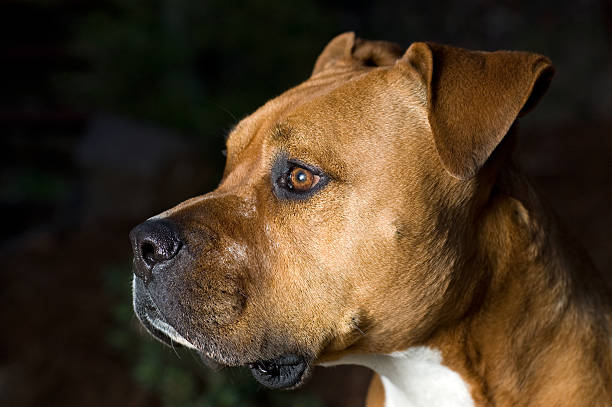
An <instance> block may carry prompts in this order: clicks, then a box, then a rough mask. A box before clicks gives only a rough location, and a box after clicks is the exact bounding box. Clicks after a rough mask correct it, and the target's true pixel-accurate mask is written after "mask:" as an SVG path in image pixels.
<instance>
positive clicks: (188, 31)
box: [57, 0, 334, 138]
mask: <svg viewBox="0 0 612 407" xmlns="http://www.w3.org/2000/svg"><path fill="white" fill-rule="evenodd" d="M325 16H326V13H325V12H324V10H322V9H321V8H320V7H318V5H317V2H315V1H313V0H299V1H295V2H278V1H273V0H264V1H255V0H250V1H241V2H227V1H222V0H207V1H188V0H172V1H170V0H158V1H146V2H145V1H119V0H113V1H109V2H106V3H105V7H104V8H100V9H94V10H93V11H92V12H91V13H89V14H88V15H86V16H85V17H84V18H82V19H80V20H79V21H78V22H77V24H76V27H75V30H76V35H75V38H76V41H75V42H74V44H73V45H72V52H73V53H74V55H76V56H78V57H79V58H81V59H82V60H85V61H87V64H88V65H89V69H87V70H85V71H84V72H81V73H77V74H75V73H70V74H66V75H64V76H60V77H58V82H57V86H58V87H59V88H60V89H61V92H62V93H63V94H64V95H65V97H66V98H67V100H66V102H67V104H69V105H75V104H77V105H83V104H84V105H86V106H91V107H94V108H96V109H110V110H113V111H115V112H117V113H121V114H125V115H129V116H136V117H140V118H144V119H148V120H151V121H154V122H157V123H162V124H164V125H167V126H171V127H175V128H178V129H183V130H185V131H186V132H187V133H193V134H198V135H200V136H204V138H209V137H210V136H213V138H214V137H216V136H217V135H218V133H219V132H220V131H222V130H224V129H227V128H228V127H230V125H231V124H233V123H234V122H235V121H237V119H239V118H241V117H242V116H244V115H246V114H247V113H250V112H251V111H252V110H254V109H255V108H256V107H257V106H258V105H260V104H261V103H262V102H263V101H265V100H266V99H268V98H270V97H273V96H274V95H276V94H278V93H280V92H281V91H282V90H284V89H286V88H287V87H289V86H292V85H295V84H296V81H298V80H299V79H306V78H307V76H308V75H309V74H310V70H311V69H312V65H313V64H314V59H315V57H316V55H317V53H318V52H319V51H320V50H321V48H322V46H323V45H324V44H325V41H326V40H328V39H329V37H330V36H331V35H332V34H333V27H334V22H333V20H332V19H331V18H326V17H325ZM279 30H280V31H282V32H283V35H282V36H279ZM305 59H307V62H306V61H305ZM245 61H247V62H246V63H245Z"/></svg>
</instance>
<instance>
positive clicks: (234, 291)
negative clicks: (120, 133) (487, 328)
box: [131, 33, 552, 388]
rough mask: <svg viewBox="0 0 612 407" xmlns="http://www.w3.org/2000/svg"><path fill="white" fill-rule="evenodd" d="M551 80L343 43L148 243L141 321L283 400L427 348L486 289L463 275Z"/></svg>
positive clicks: (509, 55) (139, 240)
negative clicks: (316, 371)
mask: <svg viewBox="0 0 612 407" xmlns="http://www.w3.org/2000/svg"><path fill="white" fill-rule="evenodd" d="M551 74H552V68H551V65H550V62H549V61H548V60H547V59H546V58H544V57H542V56H539V55H535V54H530V53H522V52H506V51H502V52H494V53H486V52H472V51H467V50H462V49H457V48H452V47H447V46H441V45H436V44H429V43H414V44H412V45H411V46H410V48H409V49H408V50H407V51H406V52H405V53H404V52H402V51H401V49H400V48H399V47H398V46H396V45H394V44H390V43H386V42H374V41H362V40H359V39H356V38H355V36H354V35H353V34H352V33H346V34H343V35H340V36H338V37H337V38H335V39H334V40H332V41H331V43H330V44H328V45H327V47H326V48H325V50H324V51H323V53H322V54H321V55H320V56H319V58H318V60H317V62H316V64H315V68H314V72H313V74H312V76H311V77H310V78H309V79H308V80H307V81H306V82H304V83H302V84H301V85H299V86H297V87H296V88H293V89H291V90H289V91H287V92H285V93H284V94H282V95H281V96H279V97H277V98H275V99H273V100H271V101H269V102H268V103H266V104H265V105H264V106H263V107H261V108H260V109H259V110H257V111H256V112H255V113H253V114H252V115H251V116H249V117H247V118H246V119H244V120H242V121H241V122H240V123H239V124H238V125H237V126H236V127H235V128H234V129H233V131H232V132H231V134H230V135H229V138H228V140H227V164H226V168H225V172H224V175H223V179H222V180H221V183H220V185H219V186H218V188H217V189H216V190H214V191H213V192H210V193H208V194H206V195H203V196H199V197H196V198H193V199H190V200H188V201H185V202H183V203H181V204H179V205H177V206H176V207H174V208H172V209H170V210H168V211H166V212H164V213H162V214H160V215H158V216H156V217H154V218H151V219H150V220H148V221H147V222H145V223H143V224H141V225H139V226H138V227H136V228H135V229H134V230H133V231H132V233H131V240H132V244H133V249H134V256H135V257H134V274H135V277H134V306H135V310H136V313H137V315H138V316H139V318H140V320H141V321H142V323H143V324H144V325H145V326H146V327H147V328H148V330H149V331H150V332H151V333H152V334H153V335H154V336H156V337H157V338H158V339H160V340H161V341H163V342H166V343H170V342H177V343H180V344H183V345H185V346H188V347H190V348H194V349H197V350H198V351H199V352H200V353H201V354H203V355H205V356H206V357H207V358H210V359H212V360H214V361H215V362H217V363H221V364H224V365H247V366H250V367H251V369H252V371H253V374H254V376H255V377H256V378H257V379H258V380H259V381H260V382H261V383H263V384H264V385H266V386H268V387H272V388H291V387H295V386H297V385H299V384H300V383H302V382H303V380H304V378H305V377H307V375H308V372H309V371H310V368H311V366H312V365H313V364H315V363H318V362H321V361H326V360H333V359H336V358H339V357H341V356H342V355H343V354H346V353H348V352H376V353H379V352H380V353H388V352H391V351H395V350H399V349H405V348H407V347H409V346H411V345H412V344H416V343H418V342H419V341H422V340H423V339H424V338H426V337H427V336H428V335H430V334H431V332H432V331H433V330H435V329H436V327H438V326H440V325H442V324H444V323H448V322H450V321H453V320H456V319H458V318H461V317H462V316H463V315H465V313H466V312H467V311H468V310H469V308H470V306H471V305H472V303H473V301H474V298H475V293H476V292H478V290H479V288H480V285H481V284H483V281H485V280H486V276H485V275H484V273H485V272H484V271H482V272H480V271H478V270H474V269H473V268H470V269H468V268H467V267H465V265H466V264H467V262H468V261H469V260H470V259H471V258H472V257H473V255H474V239H476V238H477V237H476V236H474V233H475V228H474V227H473V226H472V225H473V224H474V223H475V222H476V221H477V219H476V218H477V214H478V210H479V208H480V207H482V205H484V204H485V203H486V200H487V196H488V192H489V191H490V189H491V184H492V182H493V181H492V180H493V179H494V177H495V173H496V171H497V168H498V167H499V165H500V164H499V162H501V161H503V160H502V159H501V158H496V155H499V156H502V155H503V154H501V153H500V154H498V152H497V151H501V150H503V148H502V147H501V146H499V145H500V143H501V142H502V139H503V138H504V136H505V135H506V133H508V131H509V129H510V127H511V126H512V124H513V123H514V121H515V120H516V118H517V117H518V116H520V115H521V114H524V113H525V112H526V111H528V110H529V109H530V108H531V107H533V106H534V105H535V103H536V102H537V101H538V99H539V98H540V96H541V95H542V94H543V93H544V91H545V90H546V87H547V85H548V82H549V80H550V77H551ZM496 149H497V150H496ZM494 150H495V151H496V152H495V153H494Z"/></svg>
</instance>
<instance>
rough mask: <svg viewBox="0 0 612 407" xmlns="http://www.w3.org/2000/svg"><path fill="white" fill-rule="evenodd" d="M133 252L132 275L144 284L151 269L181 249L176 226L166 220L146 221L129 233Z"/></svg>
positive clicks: (149, 276) (150, 274)
mask: <svg viewBox="0 0 612 407" xmlns="http://www.w3.org/2000/svg"><path fill="white" fill-rule="evenodd" d="M130 240H131V243H132V251H133V252H134V274H135V275H136V276H137V277H140V278H141V279H143V280H144V281H145V282H148V281H149V280H150V279H151V278H152V276H153V268H154V267H155V266H156V265H158V264H161V263H164V262H168V261H170V260H172V259H173V258H174V257H175V256H176V255H177V253H178V252H179V251H180V250H181V248H182V247H183V242H182V241H181V239H180V238H179V235H178V232H177V228H176V225H175V224H174V223H173V222H171V221H169V220H167V219H155V220H148V221H146V222H144V223H141V224H140V225H138V226H136V227H135V228H134V229H132V231H131V232H130Z"/></svg>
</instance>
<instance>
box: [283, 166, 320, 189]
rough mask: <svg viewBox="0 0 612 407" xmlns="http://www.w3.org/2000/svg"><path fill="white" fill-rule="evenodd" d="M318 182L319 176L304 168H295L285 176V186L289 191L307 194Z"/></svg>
mask: <svg viewBox="0 0 612 407" xmlns="http://www.w3.org/2000/svg"><path fill="white" fill-rule="evenodd" d="M320 180H321V177H320V176H319V175H316V174H313V173H312V172H311V171H309V170H307V169H306V168H302V167H297V166H296V167H293V168H292V169H291V170H290V171H289V174H287V179H286V180H285V185H286V186H287V188H288V189H290V190H294V191H299V192H307V191H309V190H311V189H312V188H314V187H315V185H317V184H318V183H319V181H320Z"/></svg>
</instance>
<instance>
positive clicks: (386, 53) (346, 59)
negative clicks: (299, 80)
mask: <svg viewBox="0 0 612 407" xmlns="http://www.w3.org/2000/svg"><path fill="white" fill-rule="evenodd" d="M402 53H403V51H402V48H401V47H400V46H399V45H397V44H394V43H392V42H388V41H367V40H362V39H361V38H357V37H355V33H354V32H346V33H344V34H340V35H338V36H337V37H335V38H334V39H332V40H331V41H330V42H329V44H327V46H326V47H325V48H324V49H323V52H321V55H319V57H318V58H317V62H316V63H315V66H314V69H313V71H312V76H314V75H316V74H318V73H320V72H323V71H327V70H331V69H342V68H359V67H367V66H370V67H375V66H390V65H393V64H394V63H395V61H397V60H398V59H399V58H400V57H401V56H402Z"/></svg>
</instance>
